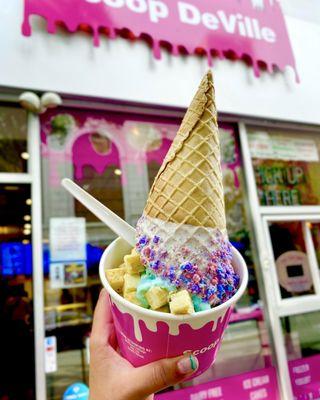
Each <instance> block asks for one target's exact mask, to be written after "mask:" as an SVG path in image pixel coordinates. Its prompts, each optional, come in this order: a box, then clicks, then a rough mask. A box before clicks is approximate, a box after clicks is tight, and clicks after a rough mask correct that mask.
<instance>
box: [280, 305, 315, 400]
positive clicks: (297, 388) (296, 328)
mask: <svg viewBox="0 0 320 400" xmlns="http://www.w3.org/2000/svg"><path fill="white" fill-rule="evenodd" d="M319 321H320V312H312V313H304V314H298V315H293V316H290V317H284V318H282V320H281V322H282V329H283V335H284V341H285V346H286V351H287V358H288V363H289V372H290V377H291V384H292V390H293V393H294V395H295V396H296V398H298V399H317V398H319V393H320V383H319V382H320V368H319V367H320V337H319Z"/></svg>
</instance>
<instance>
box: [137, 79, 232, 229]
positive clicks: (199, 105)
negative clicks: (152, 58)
mask: <svg viewBox="0 0 320 400" xmlns="http://www.w3.org/2000/svg"><path fill="white" fill-rule="evenodd" d="M144 213H145V214H146V215H148V216H149V217H152V218H158V219H161V220H163V221H167V222H174V223H178V224H190V225H194V226H204V227H211V228H218V229H220V230H221V231H225V228H226V220H225V209H224V197H223V186H222V173H221V166H220V145H219V134H218V125H217V111H216V106H215V99H214V87H213V79H212V74H211V72H210V71H209V72H208V73H207V74H206V75H205V76H204V78H203V79H202V82H201V84H200V86H199V88H198V91H197V93H196V95H195V97H194V98H193V100H192V103H191V105H190V106H189V108H188V110H187V112H186V115H185V117H184V119H183V121H182V124H181V126H180V129H179V131H178V133H177V135H176V137H175V139H174V141H173V142H172V145H171V147H170V149H169V151H168V153H167V155H166V157H165V159H164V161H163V163H162V166H161V168H160V170H159V172H158V174H157V176H156V178H155V180H154V183H153V185H152V187H151V190H150V193H149V197H148V200H147V204H146V207H145V210H144Z"/></svg>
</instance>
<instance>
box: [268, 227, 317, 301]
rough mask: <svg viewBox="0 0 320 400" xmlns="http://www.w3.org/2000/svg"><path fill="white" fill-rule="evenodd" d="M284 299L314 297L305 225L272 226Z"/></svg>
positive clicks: (273, 247) (271, 230)
mask: <svg viewBox="0 0 320 400" xmlns="http://www.w3.org/2000/svg"><path fill="white" fill-rule="evenodd" d="M269 232H270V237H271V242H272V249H273V255H274V259H275V265H276V271H277V277H278V282H279V286H280V290H281V297H282V298H288V297H295V296H301V295H306V294H314V288H313V280H312V276H311V271H310V265H309V257H308V255H307V252H306V245H305V239H304V234H303V222H300V221H294V222H272V223H269Z"/></svg>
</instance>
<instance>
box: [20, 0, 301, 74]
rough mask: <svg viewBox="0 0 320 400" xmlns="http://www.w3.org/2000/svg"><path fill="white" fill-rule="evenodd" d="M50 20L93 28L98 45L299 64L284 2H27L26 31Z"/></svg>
mask: <svg viewBox="0 0 320 400" xmlns="http://www.w3.org/2000/svg"><path fill="white" fill-rule="evenodd" d="M31 15H38V16H41V17H43V18H44V19H46V20H47V30H48V32H49V33H55V32H56V25H58V24H60V25H61V24H63V25H64V26H65V27H66V28H67V29H68V30H69V31H70V32H75V31H77V30H85V31H88V32H92V34H93V41H94V45H95V46H98V45H99V42H100V35H101V34H104V35H107V36H108V37H109V38H112V39H113V38H115V37H116V36H117V35H119V34H121V36H125V37H127V38H128V39H130V40H135V39H138V38H140V39H143V40H146V41H147V42H148V43H150V44H151V45H152V48H153V54H154V56H155V58H157V59H160V58H161V47H164V48H166V49H169V50H170V51H171V53H172V54H173V55H178V54H179V53H180V52H182V53H184V54H185V53H188V54H200V55H201V54H205V55H206V56H207V58H208V62H209V65H212V56H216V57H219V58H230V59H242V60H244V61H246V62H247V63H248V64H250V65H252V67H253V69H254V72H255V75H256V76H259V75H260V70H261V69H267V70H268V71H269V72H272V71H273V70H274V68H275V67H277V68H279V69H280V70H282V71H283V70H284V69H285V67H286V66H291V67H292V68H293V69H294V71H295V74H296V80H297V81H298V80H299V78H298V74H297V70H296V65H295V59H294V56H293V52H292V48H291V44H290V40H289V36H288V32H287V29H286V25H285V20H284V16H283V14H282V11H281V7H280V4H279V2H278V1H265V2H263V1H262V0H254V1H253V0H238V1H236V0H229V1H225V0H215V1H212V0H201V1H199V0H187V1H178V0H59V2H58V3H57V1H56V0H25V10H24V21H23V24H22V33H23V34H24V35H25V36H30V35H31V26H30V22H29V19H30V16H31Z"/></svg>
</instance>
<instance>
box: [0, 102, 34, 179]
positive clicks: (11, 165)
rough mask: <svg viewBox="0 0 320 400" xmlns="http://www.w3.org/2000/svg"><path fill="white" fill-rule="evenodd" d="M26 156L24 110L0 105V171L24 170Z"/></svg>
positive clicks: (25, 117)
mask: <svg viewBox="0 0 320 400" xmlns="http://www.w3.org/2000/svg"><path fill="white" fill-rule="evenodd" d="M28 158H29V154H28V153H27V113H26V111H25V110H23V109H20V108H14V107H0V172H25V171H26V170H27V160H28Z"/></svg>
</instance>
